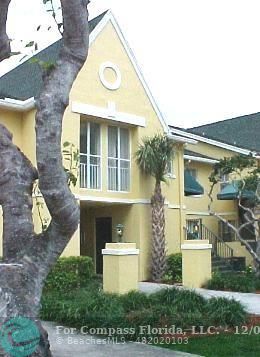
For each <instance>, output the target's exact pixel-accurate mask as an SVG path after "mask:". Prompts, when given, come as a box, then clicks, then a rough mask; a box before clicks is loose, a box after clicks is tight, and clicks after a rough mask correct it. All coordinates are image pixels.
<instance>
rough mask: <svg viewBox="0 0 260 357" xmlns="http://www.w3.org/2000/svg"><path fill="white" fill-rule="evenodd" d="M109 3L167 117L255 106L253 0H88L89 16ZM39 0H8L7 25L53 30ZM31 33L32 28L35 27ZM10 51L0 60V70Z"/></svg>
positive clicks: (222, 115) (18, 31)
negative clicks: (49, 27)
mask: <svg viewBox="0 0 260 357" xmlns="http://www.w3.org/2000/svg"><path fill="white" fill-rule="evenodd" d="M108 8H111V9H112V11H113V13H114V15H115V16H116V18H117V20H118V22H119V24H120V26H121V27H122V30H123V32H124V34H125V36H126V38H127V40H128V42H129V43H130V45H131V47H132V49H133V50H134V53H135V55H136V57H137V60H138V62H139V64H140V66H141V68H142V71H143V73H144V76H145V78H146V80H147V82H148V84H149V86H150V88H151V90H152V92H153V94H154V96H155V98H156V100H157V102H158V104H159V107H160V108H161V110H162V112H163V114H164V116H165V118H166V120H167V121H168V122H169V123H172V124H173V125H176V126H182V127H190V126H195V125H200V124H204V123H208V122H212V121H217V120H223V119H226V118H231V117H235V116H239V115H243V114H249V113H253V112H258V111H260V95H259V94H260V93H259V92H260V90H259V84H260V46H259V43H260V20H259V14H260V1H259V0H196V1H194V0H160V1H158V0H157V1H155V0H152V1H148V0H143V1H140V0H131V1H126V0H125V1H123V0H92V3H91V5H90V18H92V17H94V16H96V15H98V14H99V13H100V12H102V11H104V10H106V9H108ZM49 23H52V19H51V17H50V15H49V14H46V13H45V12H44V10H43V6H42V2H41V0H23V1H21V0H12V6H11V9H10V12H9V22H8V31H9V35H10V36H11V38H13V39H15V40H16V41H15V42H14V44H16V46H17V44H19V42H18V40H19V39H24V40H25V41H24V43H26V41H27V42H28V41H30V40H32V39H34V38H35V36H36V37H37V41H38V42H39V44H40V47H42V46H46V45H48V44H49V43H51V42H53V41H54V40H55V39H56V38H57V33H56V32H55V31H54V30H51V31H46V30H45V31H44V30H43V29H42V30H41V31H39V32H37V33H36V32H35V29H36V27H37V25H39V24H43V25H45V28H46V27H47V26H48V24H49ZM35 33H36V35H35ZM17 60H18V59H17V58H16V59H14V58H13V59H11V60H8V61H5V62H4V63H2V64H1V65H0V73H4V72H5V71H6V69H7V68H10V66H11V65H12V66H13V64H12V63H13V62H14V61H16V62H17Z"/></svg>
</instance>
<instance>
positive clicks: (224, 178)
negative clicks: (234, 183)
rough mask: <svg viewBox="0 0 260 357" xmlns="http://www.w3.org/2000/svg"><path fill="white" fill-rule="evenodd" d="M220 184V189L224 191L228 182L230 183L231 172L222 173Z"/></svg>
mask: <svg viewBox="0 0 260 357" xmlns="http://www.w3.org/2000/svg"><path fill="white" fill-rule="evenodd" d="M219 184H220V191H222V190H223V189H224V188H225V187H226V186H227V185H228V184H230V176H229V174H225V175H222V176H221V179H220V181H219Z"/></svg>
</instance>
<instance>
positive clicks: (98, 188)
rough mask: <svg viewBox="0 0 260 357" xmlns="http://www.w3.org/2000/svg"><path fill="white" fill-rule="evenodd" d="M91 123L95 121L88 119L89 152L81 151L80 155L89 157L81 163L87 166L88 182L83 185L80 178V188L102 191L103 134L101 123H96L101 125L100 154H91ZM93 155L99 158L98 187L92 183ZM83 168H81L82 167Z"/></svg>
mask: <svg viewBox="0 0 260 357" xmlns="http://www.w3.org/2000/svg"><path fill="white" fill-rule="evenodd" d="M91 123H93V122H90V121H88V122H87V153H82V152H80V157H81V156H85V157H86V158H87V163H86V164H84V163H81V162H80V165H82V164H84V165H85V166H86V168H87V182H86V185H84V186H82V184H81V180H80V188H85V189H88V190H93V191H102V136H101V125H100V124H99V123H96V124H97V125H99V152H100V155H93V154H90V125H91ZM92 157H95V158H99V173H100V175H99V177H98V185H97V186H98V187H97V188H92V187H91V185H90V183H91V182H90V166H91V165H90V159H91V158H92ZM80 170H81V168H80ZM84 171H85V168H84ZM80 178H81V173H80ZM84 183H85V178H84Z"/></svg>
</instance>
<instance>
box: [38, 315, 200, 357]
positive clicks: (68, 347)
mask: <svg viewBox="0 0 260 357" xmlns="http://www.w3.org/2000/svg"><path fill="white" fill-rule="evenodd" d="M61 325H62V324H54V323H52V322H43V326H44V328H45V329H46V330H47V331H48V334H49V341H50V344H51V351H52V353H53V357H87V356H91V357H136V356H137V357H138V356H140V357H141V356H149V357H158V356H160V357H161V356H162V357H175V356H176V357H185V356H186V357H192V356H193V357H196V356H197V357H199V356H198V355H193V354H190V353H183V352H175V351H171V350H168V349H166V348H160V347H154V346H151V345H146V344H142V343H135V342H126V343H121V344H116V343H109V342H107V343H103V342H101V341H102V340H104V336H102V337H101V338H98V337H96V336H92V335H83V334H80V333H79V332H75V333H64V331H63V330H62V329H60V333H58V331H57V329H56V326H61ZM61 330H62V331H61ZM65 332H67V331H66V330H65ZM176 347H177V346H176Z"/></svg>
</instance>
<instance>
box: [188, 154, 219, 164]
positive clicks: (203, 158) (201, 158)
mask: <svg viewBox="0 0 260 357" xmlns="http://www.w3.org/2000/svg"><path fill="white" fill-rule="evenodd" d="M183 157H184V160H191V161H196V162H202V163H204V164H213V165H214V164H216V163H218V162H219V160H214V159H207V158H205V157H198V156H192V155H183Z"/></svg>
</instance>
